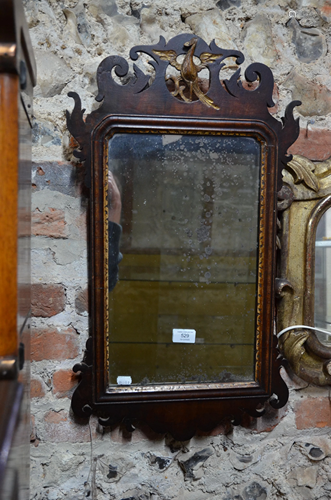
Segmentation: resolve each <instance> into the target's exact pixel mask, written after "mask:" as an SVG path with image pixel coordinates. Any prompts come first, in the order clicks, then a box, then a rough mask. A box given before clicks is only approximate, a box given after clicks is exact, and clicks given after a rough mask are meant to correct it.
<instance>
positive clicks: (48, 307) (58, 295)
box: [31, 283, 66, 318]
mask: <svg viewBox="0 0 331 500" xmlns="http://www.w3.org/2000/svg"><path fill="white" fill-rule="evenodd" d="M65 301H66V295H65V289H64V286H63V285H57V284H56V285H43V284H40V283H35V284H33V285H32V287H31V312H32V316H35V317H38V316H41V317H42V318H50V317H51V316H54V315H55V314H58V313H60V312H62V311H63V310H64V306H65Z"/></svg>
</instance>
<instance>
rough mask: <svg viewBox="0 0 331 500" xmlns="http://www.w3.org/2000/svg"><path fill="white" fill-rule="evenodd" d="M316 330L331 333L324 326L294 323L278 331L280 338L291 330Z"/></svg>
mask: <svg viewBox="0 0 331 500" xmlns="http://www.w3.org/2000/svg"><path fill="white" fill-rule="evenodd" d="M299 329H300V330H314V331H316V332H321V333H326V334H327V335H331V332H329V331H328V330H323V328H317V327H316V326H307V325H293V326H288V327H287V328H284V329H283V330H281V331H280V332H279V333H277V337H278V338H280V337H281V336H282V335H284V333H286V332H289V331H290V330H299Z"/></svg>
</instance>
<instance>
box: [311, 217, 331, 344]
mask: <svg viewBox="0 0 331 500" xmlns="http://www.w3.org/2000/svg"><path fill="white" fill-rule="evenodd" d="M314 313H315V321H314V323H315V326H316V327H319V328H323V329H324V330H329V331H330V333H331V209H330V208H329V209H328V210H327V211H326V212H325V213H324V215H323V216H322V218H321V220H320V221H319V224H318V226H317V231H316V241H315V307H314ZM316 334H317V336H318V338H319V340H320V341H321V342H323V344H328V345H331V336H328V335H327V334H323V333H321V332H316Z"/></svg>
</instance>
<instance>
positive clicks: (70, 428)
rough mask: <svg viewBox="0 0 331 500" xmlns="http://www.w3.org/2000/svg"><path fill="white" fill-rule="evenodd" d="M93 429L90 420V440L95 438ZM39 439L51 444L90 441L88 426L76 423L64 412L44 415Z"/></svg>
mask: <svg viewBox="0 0 331 500" xmlns="http://www.w3.org/2000/svg"><path fill="white" fill-rule="evenodd" d="M95 427H96V426H95V425H94V422H93V420H92V423H91V429H92V439H95V438H96V431H95ZM40 439H41V441H44V442H51V443H83V442H89V441H90V440H91V439H90V431H89V426H88V425H87V424H86V423H85V424H83V425H81V424H78V423H76V422H75V421H74V420H73V417H71V415H69V414H68V413H67V412H66V411H65V410H61V411H59V412H56V411H54V410H50V411H49V412H47V413H46V415H45V418H44V425H43V426H42V427H41V428H40Z"/></svg>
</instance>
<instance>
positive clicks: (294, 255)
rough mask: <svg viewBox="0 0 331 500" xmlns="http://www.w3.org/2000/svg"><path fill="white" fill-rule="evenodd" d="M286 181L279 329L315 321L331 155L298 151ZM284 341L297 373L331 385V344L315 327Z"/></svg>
mask: <svg viewBox="0 0 331 500" xmlns="http://www.w3.org/2000/svg"><path fill="white" fill-rule="evenodd" d="M283 183H284V188H283V195H284V196H283V200H282V201H281V202H280V207H279V208H280V209H281V211H282V216H281V217H280V218H281V224H282V229H281V247H282V249H281V259H280V260H281V265H280V270H279V280H278V291H279V295H280V298H281V300H280V302H279V306H278V330H279V331H280V330H282V329H283V328H287V327H290V326H293V325H306V326H310V327H314V326H315V325H314V302H315V291H314V289H315V238H316V229H317V226H318V223H319V221H320V219H321V217H322V215H323V214H324V213H325V212H326V210H328V209H329V208H330V207H331V159H328V160H325V161H322V162H316V163H313V162H312V161H311V160H309V159H308V158H305V157H304V156H300V155H295V156H294V157H293V159H292V161H290V162H289V163H288V165H287V166H286V168H285V169H284V170H283ZM279 347H280V350H281V352H282V354H283V355H284V356H285V358H286V359H287V361H288V363H289V365H290V368H291V369H292V371H293V372H294V373H295V374H296V375H297V376H299V377H300V378H302V379H303V380H305V381H307V382H309V383H313V384H316V385H320V386H324V385H331V348H330V346H327V345H324V344H322V343H321V342H320V341H319V340H318V337H317V336H316V334H315V333H314V332H313V331H312V330H308V329H297V330H296V329H293V330H290V331H288V332H286V333H285V334H284V335H282V337H281V338H280V341H279Z"/></svg>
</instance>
